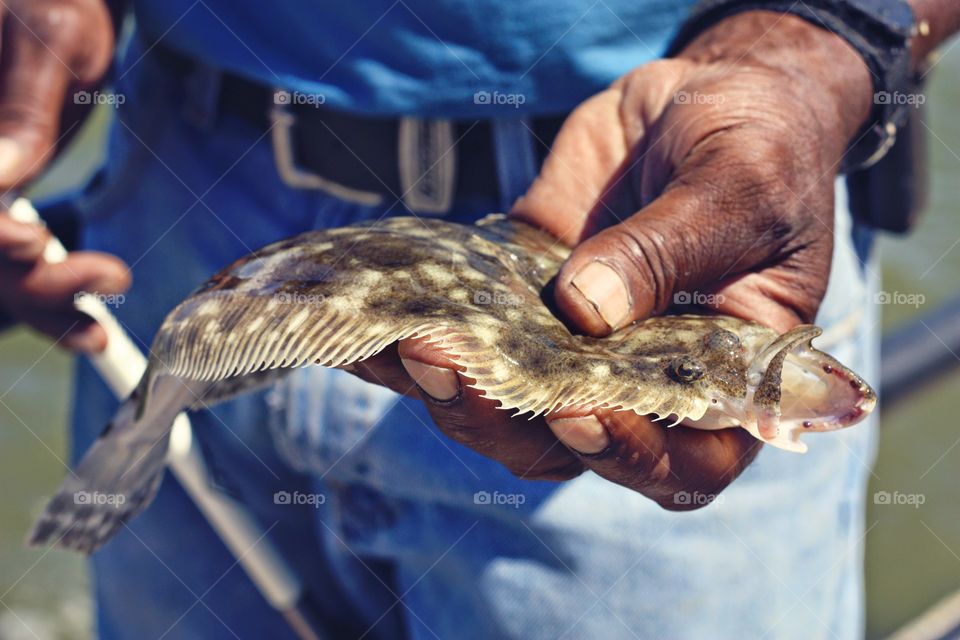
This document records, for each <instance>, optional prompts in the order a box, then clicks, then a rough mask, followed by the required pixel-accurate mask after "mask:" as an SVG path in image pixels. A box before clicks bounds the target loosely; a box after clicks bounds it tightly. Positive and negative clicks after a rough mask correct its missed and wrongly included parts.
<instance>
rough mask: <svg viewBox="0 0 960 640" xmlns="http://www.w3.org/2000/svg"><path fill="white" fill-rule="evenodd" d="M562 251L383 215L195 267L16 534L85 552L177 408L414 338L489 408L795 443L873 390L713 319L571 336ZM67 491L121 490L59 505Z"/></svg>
mask: <svg viewBox="0 0 960 640" xmlns="http://www.w3.org/2000/svg"><path fill="white" fill-rule="evenodd" d="M569 252H570V250H569V249H568V248H566V247H564V246H563V245H561V244H559V243H558V242H557V241H556V240H555V239H554V238H553V237H551V236H549V235H548V234H546V233H545V232H543V231H540V230H538V229H536V228H534V227H532V226H529V225H526V224H524V223H522V222H518V221H515V220H510V219H508V218H506V217H504V216H502V215H492V216H488V217H487V218H485V219H483V220H482V221H480V222H479V223H477V224H476V225H461V224H455V223H450V222H444V221H439V220H422V219H418V218H410V217H406V218H392V219H386V220H382V221H378V222H374V223H368V224H361V225H356V226H350V227H343V228H336V229H329V230H325V231H314V232H308V233H304V234H301V235H299V236H296V237H294V238H290V239H287V240H283V241H280V242H276V243H274V244H271V245H269V246H267V247H264V248H263V249H261V250H259V251H256V252H254V253H252V254H250V255H248V256H246V257H244V258H241V259H240V260H237V261H236V262H234V263H233V264H232V265H230V266H229V267H227V268H226V269H224V270H222V271H221V272H219V273H218V274H216V275H215V276H213V277H212V278H211V279H210V280H209V281H208V282H207V283H205V284H204V285H202V286H201V287H200V288H199V289H197V290H196V291H195V292H194V293H193V294H192V295H190V296H189V297H188V298H187V299H185V300H184V301H183V302H182V303H180V304H179V305H178V306H177V307H176V308H175V309H174V310H173V311H171V312H170V314H169V315H168V316H167V318H166V320H165V321H164V323H163V325H162V326H161V327H160V330H159V332H158V333H157V335H156V337H155V339H154V342H153V346H152V348H151V353H150V357H149V364H148V367H147V370H146V373H145V374H144V376H143V379H142V380H141V382H140V384H139V385H138V387H137V389H136V390H135V391H134V393H133V394H132V395H131V397H130V398H129V399H128V400H127V401H126V402H124V403H123V404H122V405H121V407H120V408H119V410H118V411H117V414H116V416H115V417H114V419H113V421H112V422H111V424H110V425H109V426H108V427H107V429H106V430H105V431H104V433H103V435H101V437H100V438H99V440H98V441H97V442H96V443H95V444H94V445H93V447H92V448H91V449H90V451H88V452H87V454H86V455H85V457H84V458H83V459H82V460H81V462H80V464H79V466H78V468H77V469H76V472H75V473H74V474H73V475H71V476H70V477H68V478H67V479H66V480H65V481H64V483H63V485H62V486H61V488H60V490H59V492H58V493H57V495H56V496H55V497H54V498H53V499H52V500H51V501H50V503H49V505H48V506H47V507H46V510H45V511H44V512H43V514H42V515H41V517H40V519H39V521H38V522H37V524H36V525H35V528H34V530H33V533H32V535H31V542H32V543H34V544H48V543H55V544H57V545H58V546H62V547H68V548H73V549H78V550H81V551H85V552H92V551H94V550H95V549H97V548H98V547H99V546H100V545H102V544H103V543H104V542H105V541H106V540H108V539H109V538H110V537H111V536H112V535H113V534H114V533H115V532H116V530H117V529H118V528H119V527H120V526H121V525H122V524H123V523H124V522H125V521H126V520H128V519H129V518H130V517H132V516H134V515H135V514H136V513H138V512H139V511H141V510H142V509H143V508H145V507H146V505H147V504H149V502H150V501H151V500H152V498H153V496H154V494H155V493H156V491H157V487H158V486H159V483H160V479H161V477H162V472H163V468H164V461H165V456H166V450H167V442H168V439H169V433H170V428H171V424H172V422H173V420H174V418H175V417H176V415H177V414H178V413H179V412H180V411H182V410H184V409H191V408H197V407H203V406H209V405H211V404H213V403H215V402H218V401H220V400H224V399H226V398H229V397H232V396H234V395H237V394H239V393H243V392H245V391H249V390H251V389H253V388H255V387H259V386H262V385H264V384H267V383H269V382H271V381H273V380H275V379H277V377H278V376H279V375H281V374H282V373H284V372H286V371H289V370H290V369H291V368H294V367H300V366H305V365H311V364H316V365H321V366H326V367H344V366H346V365H349V364H351V363H354V362H358V361H360V360H363V359H365V358H368V357H370V356H372V355H374V354H376V353H378V352H379V351H381V350H382V349H384V348H385V347H386V346H388V345H390V344H391V343H393V342H395V341H397V340H401V339H403V338H412V337H429V340H430V341H431V342H435V343H437V344H439V345H440V346H441V347H442V348H443V349H444V350H445V351H446V352H447V353H449V354H450V355H451V356H452V357H454V358H455V359H456V361H457V362H458V363H459V364H460V365H462V367H463V370H464V375H465V376H466V377H468V378H470V379H473V380H474V381H475V382H473V383H472V384H471V386H472V387H475V388H477V389H479V390H481V391H482V392H483V393H484V395H485V396H486V397H488V398H490V399H491V400H493V401H497V402H499V406H500V407H501V408H503V409H512V410H515V411H516V412H517V413H520V414H524V413H526V414H529V415H531V416H536V415H541V414H546V413H550V412H552V411H556V410H558V409H560V408H569V407H577V408H587V407H607V408H612V409H616V410H624V411H635V412H637V413H640V414H644V415H652V416H655V417H656V418H658V419H660V418H663V419H668V420H670V426H673V425H675V424H683V425H687V426H690V427H695V428H699V429H722V428H728V427H734V426H741V427H743V428H744V429H746V430H747V431H749V432H750V433H751V434H753V435H754V436H755V437H757V438H758V439H760V440H762V441H764V442H767V443H769V444H771V445H773V446H776V447H780V448H783V449H788V450H791V451H800V452H802V451H805V450H806V447H805V445H804V444H803V443H802V442H800V439H799V436H800V434H802V433H804V432H807V431H831V430H834V429H839V428H842V427H847V426H850V425H852V424H854V423H856V422H858V421H859V420H861V419H862V418H863V417H864V416H866V415H867V414H868V413H869V412H870V411H871V410H872V408H873V406H874V404H875V401H876V397H875V395H874V392H873V390H872V389H871V388H870V387H869V386H868V385H867V384H866V383H865V382H864V381H863V380H862V379H861V378H860V377H859V376H857V375H856V374H855V373H853V372H852V371H850V370H849V369H847V368H846V367H844V366H843V365H842V364H841V363H840V362H838V361H836V360H835V359H834V358H832V357H831V356H829V355H827V354H826V353H823V352H821V351H818V350H817V349H815V348H814V347H813V346H812V344H811V340H812V339H813V338H814V337H816V336H817V335H819V334H820V330H819V329H818V328H816V327H813V326H809V325H805V326H799V327H797V328H795V329H793V330H791V331H789V332H788V333H785V334H783V335H780V334H778V333H777V332H775V331H773V330H771V329H769V328H767V327H764V326H761V325H759V324H756V323H752V322H746V321H744V320H740V319H736V318H732V317H725V316H704V315H671V316H663V317H655V318H650V319H648V320H645V321H642V322H638V323H635V324H633V325H631V326H628V327H626V328H624V329H622V330H620V331H617V332H616V333H614V334H613V335H611V336H609V337H606V338H592V337H587V336H581V335H575V334H573V333H571V332H570V331H569V329H568V328H567V327H566V326H565V325H564V324H563V323H562V322H561V321H560V320H558V319H557V317H556V316H555V315H554V314H553V313H551V311H550V309H549V307H548V305H547V304H546V303H545V302H544V289H545V287H546V286H547V284H548V283H549V282H550V280H551V279H552V278H553V277H554V276H555V275H556V273H557V271H558V270H559V268H560V266H561V265H562V264H563V262H564V260H565V259H566V258H567V256H568V255H569ZM79 491H86V492H90V493H93V492H99V493H101V494H111V495H122V496H123V497H124V499H123V500H114V501H113V502H112V503H111V504H106V505H100V504H89V503H88V504H77V502H76V501H75V500H74V495H75V494H76V493H77V492H79Z"/></svg>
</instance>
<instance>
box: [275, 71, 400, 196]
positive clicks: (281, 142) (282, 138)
mask: <svg viewBox="0 0 960 640" xmlns="http://www.w3.org/2000/svg"><path fill="white" fill-rule="evenodd" d="M290 103H291V99H290V92H288V91H286V90H284V89H274V92H273V106H272V107H271V108H270V137H271V140H272V141H273V159H274V163H275V164H276V166H277V171H278V172H279V173H280V179H281V180H282V181H283V183H284V184H286V185H287V186H289V187H293V188H295V189H319V190H321V191H325V192H327V193H329V194H330V195H332V196H334V197H336V198H339V199H341V200H346V201H348V202H354V203H357V204H362V205H366V206H371V207H372V206H377V205H379V204H382V203H383V200H384V198H383V195H381V194H379V193H376V192H375V191H363V190H360V189H353V188H351V187H347V186H345V185H342V184H340V183H338V182H334V181H333V180H328V179H327V178H324V177H323V176H321V175H319V174H316V173H312V172H310V171H305V170H304V169H302V168H301V167H299V166H297V162H296V159H295V158H294V156H293V141H292V139H291V137H292V135H293V126H294V125H295V124H296V121H297V116H296V115H295V114H294V113H293V112H292V111H290V109H289V108H288V105H289V104H290Z"/></svg>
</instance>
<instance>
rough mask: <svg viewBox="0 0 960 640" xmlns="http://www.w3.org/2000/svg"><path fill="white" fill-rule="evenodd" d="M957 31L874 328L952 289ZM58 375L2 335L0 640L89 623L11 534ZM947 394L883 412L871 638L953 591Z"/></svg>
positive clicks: (38, 500) (888, 325)
mask: <svg viewBox="0 0 960 640" xmlns="http://www.w3.org/2000/svg"><path fill="white" fill-rule="evenodd" d="M958 43H960V39H958V40H954V42H953V45H954V48H953V49H952V50H948V51H946V52H945V53H944V57H943V59H942V60H941V61H940V62H939V63H938V64H937V65H936V66H935V67H934V69H933V70H932V72H931V73H930V75H929V76H928V85H927V97H928V100H927V105H926V106H927V111H926V113H925V115H924V117H923V125H922V126H921V127H920V130H921V131H923V132H924V133H926V135H927V137H928V143H927V144H928V149H929V154H930V174H931V175H930V182H931V192H930V194H929V201H928V206H927V209H926V211H925V213H924V215H923V218H922V219H921V221H920V223H919V225H918V226H917V228H916V229H915V231H914V232H913V233H912V235H910V236H909V237H907V238H898V237H892V236H890V237H883V238H882V239H881V240H880V242H879V251H880V252H881V259H882V264H883V278H884V283H883V289H884V291H887V292H891V293H893V292H898V293H901V294H906V295H904V296H900V297H899V298H897V299H900V300H903V301H909V303H905V304H886V305H884V306H883V309H882V313H883V314H884V318H883V326H884V331H889V330H890V329H893V328H895V327H898V326H901V325H902V324H903V323H905V322H908V321H909V320H911V318H915V317H918V316H919V315H921V314H923V313H925V312H928V311H930V310H932V309H934V308H936V307H937V306H938V305H940V304H942V303H943V302H945V301H946V300H947V299H949V298H950V297H952V296H956V295H958V294H960V286H958V281H960V278H958V275H960V211H958V208H960V206H958V203H960V118H958V117H957V113H958V108H960V46H957V45H958ZM109 109H110V108H109V107H105V108H102V109H100V110H99V111H97V112H95V114H94V116H93V117H92V118H91V120H90V121H89V122H88V123H87V125H86V127H85V130H84V132H83V133H82V134H81V135H80V136H79V137H78V139H77V141H76V142H75V145H74V149H73V150H72V151H71V152H70V154H69V155H68V156H66V157H64V158H62V159H61V160H60V162H59V163H58V164H57V166H56V167H54V168H53V169H52V170H51V171H50V173H49V174H48V175H47V176H46V177H45V178H44V180H43V181H42V182H41V183H40V184H38V185H37V186H36V188H35V189H34V190H33V192H34V193H50V192H55V191H57V190H61V189H63V188H65V187H68V186H70V185H73V184H77V183H78V182H80V181H82V180H83V179H84V178H85V177H86V176H87V175H88V173H89V171H90V170H91V168H93V167H95V166H96V165H97V162H98V160H99V158H100V147H101V144H102V139H103V131H104V130H105V128H106V124H107V121H108V118H109ZM911 294H912V295H911ZM917 301H921V302H920V303H919V304H915V302H917ZM954 356H955V357H958V360H960V356H958V354H954ZM70 377H71V359H70V357H69V356H67V355H66V354H65V353H64V352H62V351H61V350H59V349H58V348H56V347H53V346H52V344H51V343H50V341H48V340H45V339H42V338H39V337H37V336H35V335H33V334H31V333H30V332H28V331H25V330H22V329H15V330H11V331H8V332H6V333H4V334H2V335H0V495H2V496H3V499H2V500H0V640H20V639H21V638H23V639H26V638H36V639H39V640H48V639H51V640H52V639H61V638H62V639H70V640H75V639H82V638H85V637H89V636H88V635H86V634H87V633H88V632H84V631H83V630H86V629H89V628H90V611H89V598H88V595H87V580H86V573H85V562H84V561H83V559H82V558H80V557H79V556H77V555H75V554H71V553H67V552H63V551H38V550H28V549H25V548H24V546H23V539H24V537H25V535H26V532H27V531H28V529H29V527H30V525H31V523H32V520H33V518H34V516H35V515H37V514H38V513H39V511H40V508H41V507H42V505H43V503H44V502H45V500H46V499H47V497H49V495H50V494H51V492H52V491H53V490H54V489H55V488H56V486H57V485H58V484H59V483H60V480H61V478H62V476H63V473H64V467H63V466H62V464H61V462H60V461H62V460H66V459H67V454H66V447H67V442H66V437H65V425H66V420H67V408H68V404H69V397H70ZM958 398H960V367H957V368H955V369H953V370H952V372H950V373H947V374H944V375H942V376H940V377H939V379H938V380H937V381H935V382H934V383H933V384H931V385H929V386H927V387H926V388H924V389H923V390H921V391H920V392H918V393H916V394H915V395H913V396H911V397H910V398H908V399H907V400H906V401H905V402H902V403H900V404H898V405H897V406H896V407H894V408H893V409H891V410H883V412H882V414H881V419H882V425H883V426H882V435H881V441H880V454H879V460H878V462H877V464H876V467H875V469H874V471H873V476H872V484H871V489H870V492H871V498H870V500H869V502H870V512H869V513H868V516H867V528H868V533H867V537H866V549H867V551H866V581H867V615H868V621H867V622H868V629H867V631H868V637H869V638H885V637H888V636H890V635H891V634H892V633H894V632H895V631H896V630H897V629H900V628H901V627H902V626H903V625H905V624H907V623H908V622H910V621H911V620H914V619H915V618H917V616H919V615H921V614H922V613H923V612H925V611H927V610H929V609H930V608H931V607H933V606H934V605H936V604H937V603H938V602H941V601H942V600H943V599H944V598H948V597H949V596H951V595H952V594H954V593H956V592H958V590H960V517H958V516H957V509H958V505H960V483H958V482H957V478H958V472H960V425H958V420H957V418H956V416H957V414H958V407H957V405H956V404H955V403H956V401H957V400H958ZM882 492H886V493H887V494H889V495H894V494H895V493H898V494H899V495H909V496H922V499H913V500H911V502H913V504H876V503H875V502H882V499H880V500H877V501H875V500H874V499H873V496H874V495H878V494H879V495H883V493H882ZM894 502H895V500H894ZM919 502H922V504H916V503H919ZM956 607H957V608H960V604H957V605H956Z"/></svg>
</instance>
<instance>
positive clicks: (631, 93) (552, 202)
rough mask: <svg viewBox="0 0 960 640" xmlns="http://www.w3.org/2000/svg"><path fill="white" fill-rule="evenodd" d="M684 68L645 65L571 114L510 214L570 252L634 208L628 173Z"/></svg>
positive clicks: (637, 204)
mask: <svg viewBox="0 0 960 640" xmlns="http://www.w3.org/2000/svg"><path fill="white" fill-rule="evenodd" d="M689 66H690V65H689V63H688V62H686V61H682V60H660V61H656V62H653V63H650V64H646V65H644V66H642V67H640V68H638V69H636V70H635V71H633V72H631V73H629V74H627V75H626V76H624V77H623V78H621V79H620V80H618V81H617V82H615V83H614V84H613V85H612V86H611V87H610V88H609V89H607V90H606V91H603V92H601V93H599V94H597V95H595V96H593V97H591V98H590V99H588V100H587V101H585V102H584V103H582V104H581V105H580V106H579V107H577V108H576V109H575V110H574V111H573V112H572V113H571V114H570V116H569V117H567V119H566V120H565V121H564V123H563V126H562V127H561V128H560V131H559V132H558V133H557V136H556V139H555V140H554V142H553V144H552V146H551V148H550V153H549V155H548V156H547V158H546V160H545V161H544V163H543V167H542V168H541V170H540V174H539V175H538V177H537V178H536V180H534V182H533V184H532V185H531V186H530V189H529V190H528V191H527V193H526V194H525V195H524V196H523V197H522V198H520V199H519V200H518V201H517V202H516V203H515V204H514V205H513V207H512V209H511V211H510V215H512V216H516V217H519V218H521V219H523V220H525V221H526V222H528V223H530V224H533V225H534V226H538V227H540V228H542V229H544V230H546V231H548V232H550V233H551V234H553V235H554V236H555V237H557V238H559V239H560V240H562V241H563V242H565V243H566V244H567V245H569V246H574V245H576V244H578V243H579V242H580V240H582V239H583V238H585V237H588V236H590V235H592V234H593V233H595V232H596V231H598V230H599V229H601V228H604V227H606V226H609V225H611V224H613V223H615V222H618V221H620V219H621V218H623V217H626V216H627V215H629V214H631V213H633V212H634V211H636V210H637V209H638V208H639V207H640V206H641V204H642V203H641V202H640V201H639V200H638V199H637V193H636V190H635V189H633V188H632V187H633V185H632V181H631V180H630V178H629V175H628V174H630V173H631V171H632V170H633V169H636V168H637V167H638V166H639V158H638V157H637V147H638V146H639V145H640V144H641V142H642V140H643V138H644V135H645V134H646V133H647V131H646V127H647V123H648V122H652V121H654V120H655V119H656V118H657V117H658V115H659V113H660V112H661V111H662V110H663V107H664V105H665V104H667V103H668V102H669V96H670V95H672V93H673V91H674V88H675V86H676V85H677V83H678V82H679V81H680V80H681V78H682V76H683V73H684V72H685V70H686V69H687V68H688V67H689Z"/></svg>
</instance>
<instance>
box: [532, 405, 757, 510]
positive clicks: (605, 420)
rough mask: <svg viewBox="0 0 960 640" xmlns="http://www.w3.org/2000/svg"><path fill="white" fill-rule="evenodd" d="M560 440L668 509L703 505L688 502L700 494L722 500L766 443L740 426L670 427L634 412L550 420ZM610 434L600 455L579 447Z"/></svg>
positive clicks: (606, 473)
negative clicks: (722, 494) (709, 428)
mask: <svg viewBox="0 0 960 640" xmlns="http://www.w3.org/2000/svg"><path fill="white" fill-rule="evenodd" d="M548 423H549V424H550V428H551V429H552V430H553V432H554V433H555V434H556V436H557V437H558V438H559V439H560V440H561V442H563V443H564V444H565V445H566V446H568V447H569V448H570V449H571V451H573V452H574V453H575V454H576V455H577V457H578V458H579V459H580V460H581V461H582V462H583V464H584V465H585V466H586V467H587V468H588V469H590V470H592V471H594V472H595V473H597V474H598V475H600V476H602V477H604V478H606V479H608V480H610V481H611V482H616V483H617V484H620V485H623V486H625V487H628V488H630V489H633V490H635V491H638V492H640V493H643V494H644V495H646V496H648V497H649V498H651V499H653V500H655V501H656V502H657V503H659V504H660V505H662V506H663V507H665V508H667V509H677V510H683V509H689V508H695V507H698V506H703V505H704V504H705V503H706V502H708V501H709V500H706V501H704V500H684V499H683V497H684V493H686V495H687V496H690V495H693V494H696V493H699V494H701V495H703V496H708V497H709V496H716V495H717V494H719V493H720V492H721V491H722V490H723V489H724V488H725V487H726V486H727V485H728V484H730V483H731V482H732V481H733V480H734V479H735V478H736V477H737V476H739V475H740V473H741V472H742V471H743V469H744V468H746V466H747V465H748V464H749V463H750V462H751V461H752V460H753V458H754V457H756V454H757V453H758V452H759V450H760V447H761V443H760V441H758V440H757V439H755V438H754V437H753V436H751V435H750V434H749V433H747V432H746V431H744V430H743V429H739V428H732V429H721V430H717V431H701V430H697V429H692V428H688V427H672V428H667V427H665V426H662V425H660V424H657V423H654V422H651V421H650V420H649V419H647V418H646V417H644V416H640V415H637V414H636V413H633V412H629V411H616V412H614V411H600V412H597V413H596V414H595V415H589V416H581V417H573V418H570V417H565V418H560V419H553V420H550V421H548ZM601 430H602V432H603V433H604V434H605V436H606V438H607V440H608V442H607V446H606V447H604V448H603V449H602V450H600V451H591V452H584V451H581V450H579V449H577V447H578V446H582V444H583V443H584V442H589V443H593V442H594V441H595V438H596V436H595V434H596V433H597V432H598V431H601Z"/></svg>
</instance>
